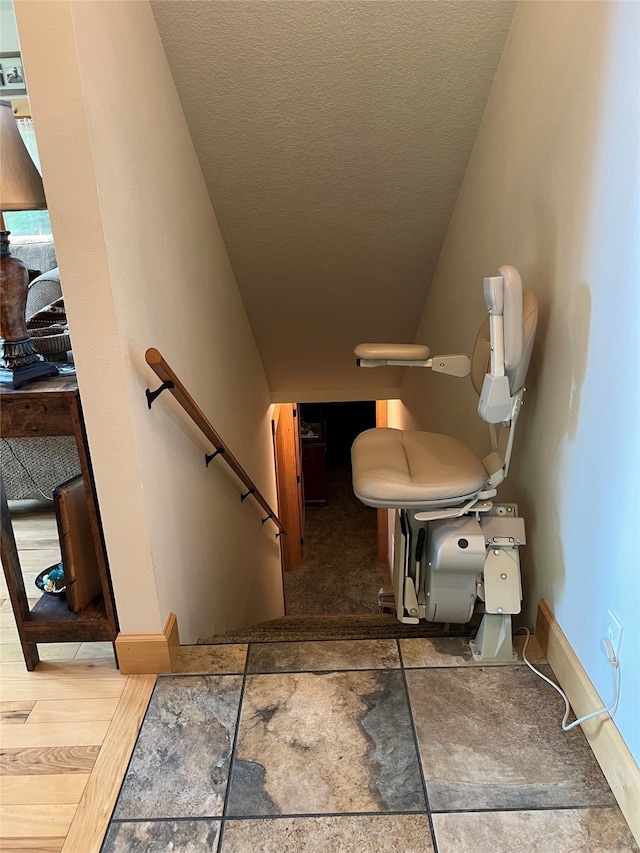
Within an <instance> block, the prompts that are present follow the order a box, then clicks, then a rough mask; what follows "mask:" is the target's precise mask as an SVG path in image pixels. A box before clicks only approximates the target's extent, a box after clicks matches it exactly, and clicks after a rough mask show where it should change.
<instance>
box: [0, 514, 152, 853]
mask: <svg viewBox="0 0 640 853" xmlns="http://www.w3.org/2000/svg"><path fill="white" fill-rule="evenodd" d="M12 520H13V525H14V531H15V536H16V543H17V546H18V554H19V556H20V562H21V565H22V570H23V575H24V577H25V587H26V589H27V593H28V594H29V590H33V593H34V599H33V601H32V603H35V601H36V600H37V598H38V595H39V593H38V591H37V589H36V588H35V586H34V579H35V576H36V574H37V573H38V572H39V571H41V570H42V569H43V568H46V567H47V566H50V565H52V564H54V563H56V562H58V560H59V559H60V550H59V547H58V544H57V529H56V522H55V516H54V514H53V511H52V510H51V509H49V508H48V507H45V508H44V509H43V508H42V507H41V506H40V505H39V504H36V503H32V502H28V503H27V502H24V503H21V504H19V505H18V504H12ZM38 651H39V654H40V658H41V663H40V664H39V666H38V667H37V669H36V670H35V672H27V670H26V667H25V665H24V659H23V657H22V650H21V648H20V643H19V638H18V632H17V629H16V625H15V620H14V618H13V611H12V609H11V602H10V601H9V599H8V596H7V588H6V584H5V580H4V574H3V575H2V577H1V578H0V849H1V850H2V851H3V853H14V851H21V853H25V851H29V853H93V851H96V853H98V851H99V850H100V847H101V844H102V840H103V837H104V833H105V832H106V829H107V825H108V822H109V817H110V815H111V811H112V809H113V806H114V804H115V799H116V797H117V794H118V790H119V788H120V783H121V781H122V778H123V776H124V773H125V770H126V767H127V764H128V761H129V757H130V755H131V752H132V750H133V747H134V744H135V740H136V737H137V734H138V731H139V729H140V725H141V723H142V718H143V716H144V713H145V710H146V707H147V704H148V702H149V698H150V696H151V691H152V690H153V686H154V684H155V676H147V675H130V676H123V675H121V674H120V673H119V671H118V669H117V667H116V663H115V658H114V654H113V646H112V645H111V643H46V644H40V645H39V646H38Z"/></svg>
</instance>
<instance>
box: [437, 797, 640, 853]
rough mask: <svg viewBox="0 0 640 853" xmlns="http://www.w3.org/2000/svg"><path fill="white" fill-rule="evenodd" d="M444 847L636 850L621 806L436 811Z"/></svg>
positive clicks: (575, 852)
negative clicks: (511, 810) (531, 809)
mask: <svg viewBox="0 0 640 853" xmlns="http://www.w3.org/2000/svg"><path fill="white" fill-rule="evenodd" d="M433 824H434V829H435V833H436V841H437V843H438V851H439V853H469V851H470V850H473V851H474V853H496V851H498V850H499V851H500V853H551V851H553V853H633V851H637V850H638V846H637V844H636V843H635V841H634V840H633V836H632V835H631V832H630V831H629V828H628V826H627V824H626V823H625V820H624V818H623V817H622V813H621V812H620V811H619V809H617V808H615V809H614V808H604V809H566V810H553V811H547V810H544V811H521V812H481V813H470V814H464V813H462V814H436V815H434V816H433Z"/></svg>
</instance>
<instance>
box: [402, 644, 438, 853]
mask: <svg viewBox="0 0 640 853" xmlns="http://www.w3.org/2000/svg"><path fill="white" fill-rule="evenodd" d="M398 654H399V655H400V664H401V667H402V669H401V672H402V683H403V685H404V694H405V698H406V701H407V709H408V712H409V722H410V723H411V731H412V733H413V744H414V747H415V750H416V757H417V759H418V770H419V772H420V779H421V780H422V791H423V793H424V801H425V803H426V806H427V818H428V820H429V829H430V831H431V842H432V844H433V853H438V841H437V839H436V828H435V826H434V823H433V816H432V813H431V804H430V802H429V789H428V787H427V780H426V778H425V775H424V768H423V766H422V753H421V752H420V743H419V741H418V730H417V728H416V722H415V718H414V716H413V707H412V705H411V694H410V692H409V684H408V682H407V672H406V670H405V667H404V659H403V657H402V648H401V647H400V642H399V641H398Z"/></svg>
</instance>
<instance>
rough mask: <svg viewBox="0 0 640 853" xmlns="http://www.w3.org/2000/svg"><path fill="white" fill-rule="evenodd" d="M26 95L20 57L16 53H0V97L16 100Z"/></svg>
mask: <svg viewBox="0 0 640 853" xmlns="http://www.w3.org/2000/svg"><path fill="white" fill-rule="evenodd" d="M26 94H27V88H26V86H25V82H24V68H23V66H22V57H21V56H20V54H19V53H18V52H9V53H0V97H1V98H17V97H22V96H24V95H26Z"/></svg>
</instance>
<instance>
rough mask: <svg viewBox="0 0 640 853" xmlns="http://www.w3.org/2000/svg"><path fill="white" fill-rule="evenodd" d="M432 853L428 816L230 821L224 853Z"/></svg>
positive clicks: (224, 836)
mask: <svg viewBox="0 0 640 853" xmlns="http://www.w3.org/2000/svg"><path fill="white" fill-rule="evenodd" d="M249 850H256V851H260V853H300V851H306V853H400V851H401V852H402V853H433V845H432V843H431V830H430V828H429V819H428V817H427V816H426V815H366V816H358V817H310V818H305V817H298V818H275V819H272V820H228V821H226V822H225V825H224V831H223V838H222V846H221V848H220V853H247V851H249Z"/></svg>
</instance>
